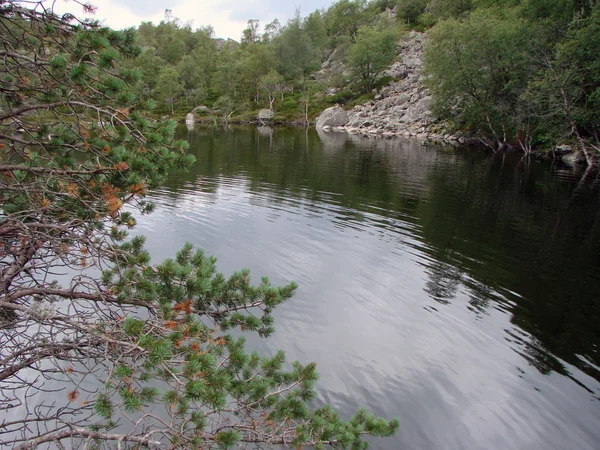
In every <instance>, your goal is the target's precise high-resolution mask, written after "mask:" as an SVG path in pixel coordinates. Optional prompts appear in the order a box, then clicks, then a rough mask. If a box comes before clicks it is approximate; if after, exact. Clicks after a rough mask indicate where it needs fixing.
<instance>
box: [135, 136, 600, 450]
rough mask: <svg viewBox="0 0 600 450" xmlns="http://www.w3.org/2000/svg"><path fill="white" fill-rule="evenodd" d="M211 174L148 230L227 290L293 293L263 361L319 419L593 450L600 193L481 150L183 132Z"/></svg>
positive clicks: (445, 442)
mask: <svg viewBox="0 0 600 450" xmlns="http://www.w3.org/2000/svg"><path fill="white" fill-rule="evenodd" d="M179 133H180V137H182V138H186V139H188V140H189V142H190V150H189V151H190V152H191V153H193V154H194V155H195V156H196V159H197V162H196V164H195V165H194V166H193V167H190V168H189V171H187V172H181V173H174V174H173V175H172V176H171V178H170V181H169V182H168V184H167V185H166V186H165V187H164V188H162V189H161V190H158V191H155V192H153V193H152V194H151V195H150V197H151V200H153V201H154V202H155V203H156V206H157V208H156V212H155V213H153V214H151V215H149V216H144V217H138V224H139V226H138V227H137V231H138V232H140V233H142V234H145V235H147V237H148V240H147V244H148V248H149V250H150V252H151V254H152V255H153V261H154V262H159V261H160V260H162V259H163V258H166V257H170V256H173V255H174V253H175V251H176V250H177V249H179V248H180V247H181V246H182V245H183V244H184V243H185V242H186V241H189V242H191V243H193V244H194V245H195V246H198V247H201V248H203V249H205V250H206V251H207V252H208V253H209V254H213V255H215V256H216V257H217V258H218V266H219V269H220V270H221V271H223V272H225V273H226V274H228V273H230V272H232V271H234V270H236V269H240V268H242V267H248V268H250V269H251V270H252V274H253V279H254V281H257V282H258V281H260V277H261V276H262V275H268V276H269V277H270V278H271V281H272V282H273V283H277V284H283V283H286V282H288V281H290V280H295V281H297V282H298V283H299V285H300V287H299V289H298V292H297V295H296V296H295V297H294V298H293V299H292V300H291V301H290V302H288V303H287V304H284V305H283V306H281V307H279V309H278V310H277V311H276V313H275V319H276V320H275V326H276V330H277V331H276V333H275V334H274V335H273V336H272V337H271V338H269V339H266V340H262V339H260V338H258V337H249V339H248V346H249V347H251V348H254V349H258V350H259V351H260V352H262V353H263V354H265V355H270V354H273V353H275V352H276V351H277V350H278V349H283V350H285V351H286V353H287V356H288V359H289V360H290V361H292V360H296V359H298V360H300V361H302V362H304V363H308V362H310V361H315V362H316V363H317V365H318V368H319V372H320V375H321V379H320V382H319V384H318V392H319V397H318V400H317V402H316V403H317V404H321V403H324V402H326V403H330V404H331V405H332V406H334V407H335V408H337V409H338V410H339V411H340V412H341V413H342V414H343V415H345V416H350V415H351V414H352V413H353V412H354V411H355V410H356V409H357V408H358V407H359V406H365V407H367V408H368V409H369V410H371V411H373V412H374V413H375V414H377V415H383V416H387V417H390V418H391V417H398V418H399V419H400V424H401V425H400V430H399V431H398V433H397V435H396V436H395V437H394V438H392V439H373V440H372V441H371V442H372V444H371V447H372V448H380V449H491V448H494V449H520V450H522V449H597V448H598V447H599V445H600V354H599V343H600V179H599V178H598V177H597V174H596V173H588V174H586V175H585V176H584V174H583V173H582V171H578V170H573V169H570V168H568V167H566V166H562V165H559V164H550V163H539V162H534V161H529V160H527V159H523V158H521V156H520V155H518V154H505V153H502V154H500V153H499V154H491V153H486V152H485V151H484V150H476V149H464V150H461V149H457V148H452V147H441V146H436V145H432V144H430V145H424V144H423V143H422V142H420V141H416V140H382V139H375V138H365V137H357V136H348V135H346V134H338V133H320V134H319V133H317V132H316V131H314V130H312V129H311V130H307V131H306V130H304V129H283V128H281V129H280V128H277V129H271V128H260V129H257V128H254V127H237V128H233V129H231V128H227V129H223V128H214V129H210V128H202V127H196V129H194V130H186V129H185V128H182V129H180V130H179Z"/></svg>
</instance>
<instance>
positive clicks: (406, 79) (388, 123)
mask: <svg viewBox="0 0 600 450" xmlns="http://www.w3.org/2000/svg"><path fill="white" fill-rule="evenodd" d="M425 39H426V35H425V34H424V33H419V32H416V31H412V32H411V33H410V34H409V35H408V36H407V37H406V38H405V39H404V40H402V41H401V42H400V43H399V45H398V60H397V61H396V62H395V63H394V64H393V65H392V67H391V68H390V69H389V70H388V71H387V73H385V74H384V75H389V76H391V77H393V78H394V79H395V80H397V81H393V82H392V83H391V84H390V85H388V86H386V87H384V88H382V89H381V90H380V91H378V92H377V95H376V96H375V99H374V100H373V101H370V102H368V103H366V104H363V105H358V106H355V107H354V108H352V109H351V110H349V111H345V110H344V109H343V108H341V107H340V106H334V107H332V108H328V109H326V110H325V111H323V113H322V114H321V116H319V118H318V119H317V123H316V126H317V128H319V129H322V130H325V131H329V130H336V131H346V132H348V133H351V134H362V135H375V136H381V137H388V138H391V137H396V136H401V137H416V138H420V139H427V140H431V141H436V142H447V143H465V142H466V140H467V139H466V137H465V136H463V135H460V134H452V133H449V132H448V131H447V127H446V126H445V124H444V123H442V122H440V121H439V120H437V118H436V117H434V116H433V115H432V113H431V110H430V105H431V97H430V96H429V93H428V92H427V90H426V89H425V88H424V87H423V86H422V84H421V76H422V75H421V69H422V67H423V47H424V43H425Z"/></svg>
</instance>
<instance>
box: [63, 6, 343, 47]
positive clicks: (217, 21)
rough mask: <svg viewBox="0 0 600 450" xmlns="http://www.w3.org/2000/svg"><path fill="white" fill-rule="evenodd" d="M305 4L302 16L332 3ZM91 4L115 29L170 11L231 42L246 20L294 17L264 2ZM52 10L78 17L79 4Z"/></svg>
mask: <svg viewBox="0 0 600 450" xmlns="http://www.w3.org/2000/svg"><path fill="white" fill-rule="evenodd" d="M307 1H308V4H305V5H304V6H303V8H302V11H301V13H302V15H303V16H305V15H308V14H309V13H310V12H312V11H313V10H314V9H316V8H319V7H327V6H328V5H330V4H331V3H332V0H307ZM91 3H92V4H93V5H94V6H96V7H97V12H96V14H95V16H94V17H95V18H96V19H98V20H100V21H101V22H103V23H105V24H106V25H108V26H110V27H112V28H115V29H122V28H128V27H132V26H137V25H139V24H140V23H141V22H154V23H155V24H156V23H159V22H160V21H161V20H162V19H163V18H164V10H165V9H171V10H172V11H173V16H174V17H178V18H179V19H181V21H182V22H187V21H192V24H193V25H192V26H193V28H197V27H200V26H203V25H212V26H213V28H214V30H215V35H216V37H223V38H232V39H235V40H239V39H240V36H241V34H242V30H243V29H244V28H246V21H247V20H248V19H258V20H260V23H261V24H262V25H264V24H266V23H269V22H271V21H272V20H273V19H274V18H278V19H279V21H280V22H281V23H282V24H283V23H285V22H286V21H287V20H288V19H289V18H291V17H292V16H293V15H294V11H295V9H296V4H294V3H285V2H273V1H264V0H245V1H244V2H240V1H239V0H235V1H233V0H207V1H198V0H165V1H162V2H157V1H149V2H146V1H144V0H120V1H119V0H91ZM305 8H306V10H305ZM308 8H310V10H309V9H308ZM56 10H57V11H58V12H61V13H62V12H71V13H73V14H75V15H76V16H77V17H81V16H82V13H81V8H80V7H79V5H77V4H75V3H72V2H65V3H60V2H58V3H57V5H56Z"/></svg>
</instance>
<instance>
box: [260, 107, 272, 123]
mask: <svg viewBox="0 0 600 450" xmlns="http://www.w3.org/2000/svg"><path fill="white" fill-rule="evenodd" d="M256 117H257V118H258V120H273V117H275V113H274V112H273V111H271V110H270V109H266V108H264V109H261V110H259V111H258V115H257V116H256Z"/></svg>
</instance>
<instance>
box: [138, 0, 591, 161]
mask: <svg viewBox="0 0 600 450" xmlns="http://www.w3.org/2000/svg"><path fill="white" fill-rule="evenodd" d="M410 30H417V31H422V32H426V33H427V45H426V49H425V68H424V76H423V77H422V83H423V84H424V85H425V86H426V87H427V88H428V89H429V90H430V92H431V94H432V96H433V105H432V109H433V111H434V113H435V116H436V117H437V118H438V119H439V120H440V121H443V123H444V124H445V126H447V127H448V128H449V129H452V130H461V131H464V132H467V133H474V134H477V135H478V136H481V137H483V138H484V139H483V141H484V142H485V143H486V144H488V145H490V146H493V147H495V148H503V147H507V146H513V147H515V148H519V149H521V150H523V151H524V152H525V153H530V152H531V150H532V149H533V148H542V149H549V148H551V147H552V146H554V145H556V144H566V143H570V144H573V145H575V146H577V147H578V148H580V149H581V150H582V153H583V155H584V156H585V158H586V161H587V163H588V164H592V162H593V161H592V160H593V158H594V156H595V154H596V153H598V150H599V148H600V147H599V136H600V131H599V125H598V124H599V121H600V117H599V115H600V107H599V106H600V105H599V102H600V57H599V56H598V52H597V48H598V45H599V44H600V7H599V5H598V3H597V2H596V1H595V0H447V1H442V0H397V1H390V0H374V1H370V2H367V1H365V0H340V1H338V2H336V3H333V4H332V5H331V6H330V7H329V8H328V9H324V10H316V11H313V12H311V13H310V14H308V15H307V16H305V17H302V16H301V14H300V11H299V10H297V11H296V14H295V16H294V17H293V18H292V19H291V20H289V21H288V22H287V23H285V24H282V23H280V22H279V21H278V20H277V19H274V20H273V21H272V22H270V23H267V24H260V23H259V22H258V21H257V20H254V19H250V20H248V27H247V28H246V29H245V30H244V31H243V34H242V36H241V37H240V41H239V42H237V41H234V40H231V39H229V40H223V39H215V37H214V32H213V29H212V28H211V27H210V26H206V27H201V28H198V29H193V27H192V25H191V24H190V23H186V22H185V18H181V19H180V18H175V17H173V16H172V14H171V13H170V11H169V10H167V11H166V13H165V18H164V20H163V21H161V22H160V23H159V24H153V23H148V22H144V23H142V24H140V25H139V27H138V28H137V30H136V31H137V36H138V43H139V45H140V46H141V47H142V49H143V53H142V54H141V56H140V57H139V58H137V59H135V60H132V61H130V62H129V64H130V65H131V66H132V68H136V69H139V71H140V72H141V74H142V80H143V81H142V82H141V83H140V85H139V89H140V90H141V94H142V95H144V96H147V97H153V98H155V99H156V100H158V101H159V110H158V111H159V112H162V113H164V114H168V113H170V114H173V113H175V112H179V114H183V115H184V112H185V113H187V112H189V111H190V110H191V109H192V108H194V107H197V106H205V107H206V108H202V109H201V111H200V114H202V113H204V114H206V115H207V116H211V117H207V120H212V119H213V117H212V114H211V112H216V114H215V116H216V117H214V119H216V120H225V121H230V120H234V121H249V120H253V119H255V118H256V113H257V111H258V110H259V109H261V108H269V109H270V110H272V111H273V112H274V120H275V121H279V122H288V123H289V122H302V121H305V122H308V121H310V120H313V119H314V118H315V117H316V116H317V115H318V114H319V113H320V112H321V111H322V110H323V109H325V108H326V107H329V106H332V105H335V104H340V105H343V106H344V107H345V108H351V107H353V106H355V105H357V104H361V103H365V102H368V101H370V100H372V99H373V97H374V96H375V95H376V91H375V90H376V89H377V88H381V87H383V86H385V85H386V84H387V83H389V82H390V81H394V80H393V79H392V78H391V77H390V76H384V74H385V70H386V69H387V68H389V66H390V65H391V64H392V62H393V61H394V59H395V58H396V57H397V54H396V44H397V43H398V41H399V40H400V39H402V37H403V36H404V35H406V33H407V32H408V31H410ZM157 68H159V70H157Z"/></svg>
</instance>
